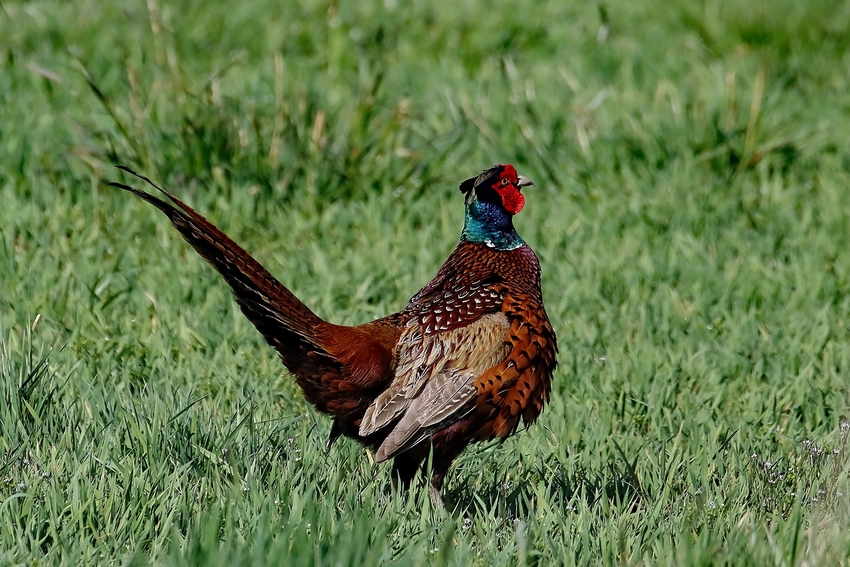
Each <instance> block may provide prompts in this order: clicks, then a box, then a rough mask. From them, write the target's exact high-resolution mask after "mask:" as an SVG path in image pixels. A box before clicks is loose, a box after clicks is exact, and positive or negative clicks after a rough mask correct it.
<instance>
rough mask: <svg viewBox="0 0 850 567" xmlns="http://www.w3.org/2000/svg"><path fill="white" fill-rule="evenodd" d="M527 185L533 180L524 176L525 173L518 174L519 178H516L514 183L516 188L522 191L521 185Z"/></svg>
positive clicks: (531, 183) (532, 183)
mask: <svg viewBox="0 0 850 567" xmlns="http://www.w3.org/2000/svg"><path fill="white" fill-rule="evenodd" d="M529 185H534V182H533V181H532V180H531V179H529V178H528V177H526V176H525V175H520V176H519V178H518V179H517V184H516V186H517V188H519V190H520V191H522V188H523V187H528V186H529Z"/></svg>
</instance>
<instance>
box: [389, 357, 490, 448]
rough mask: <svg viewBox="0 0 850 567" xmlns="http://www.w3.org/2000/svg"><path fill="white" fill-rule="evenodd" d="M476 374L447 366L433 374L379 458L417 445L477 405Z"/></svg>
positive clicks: (391, 434)
mask: <svg viewBox="0 0 850 567" xmlns="http://www.w3.org/2000/svg"><path fill="white" fill-rule="evenodd" d="M474 382H475V374H474V373H473V372H458V371H457V370H454V369H452V370H446V371H444V372H442V373H441V374H440V375H438V376H435V377H433V378H432V379H431V380H429V381H428V383H427V384H425V386H424V387H423V388H422V392H421V394H420V395H419V396H417V397H416V398H414V399H413V400H412V401H411V402H410V404H409V406H408V407H407V411H406V412H405V413H404V415H403V416H402V418H401V419H400V420H399V422H398V423H397V424H396V425H395V427H393V429H392V431H390V433H389V435H387V437H386V439H384V442H383V443H381V446H380V447H378V451H377V452H376V453H375V460H377V461H378V462H381V461H385V460H387V459H389V458H391V457H393V456H395V455H397V454H398V453H402V452H404V451H405V450H407V449H409V448H410V447H413V446H414V445H417V444H418V443H419V442H421V441H422V440H423V439H425V438H426V437H428V436H430V435H431V434H432V433H434V432H435V431H437V430H439V429H442V428H444V427H446V426H447V425H449V424H451V423H452V422H454V421H457V420H458V419H462V418H463V417H465V416H466V414H468V413H469V412H470V411H472V410H473V409H474V407H475V406H474V404H471V403H469V402H470V401H471V400H472V399H473V398H474V397H475V395H476V392H477V391H476V389H475V383H474Z"/></svg>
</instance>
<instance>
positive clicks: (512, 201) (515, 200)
mask: <svg viewBox="0 0 850 567" xmlns="http://www.w3.org/2000/svg"><path fill="white" fill-rule="evenodd" d="M495 189H496V193H498V194H499V196H500V197H501V198H502V206H503V207H504V208H505V210H506V211H508V212H509V213H510V214H512V215H515V214H517V213H518V212H520V211H521V210H522V207H523V206H525V195H523V194H522V193H520V191H519V189H517V188H516V185H513V184H508V185H506V186H505V187H496V188H495Z"/></svg>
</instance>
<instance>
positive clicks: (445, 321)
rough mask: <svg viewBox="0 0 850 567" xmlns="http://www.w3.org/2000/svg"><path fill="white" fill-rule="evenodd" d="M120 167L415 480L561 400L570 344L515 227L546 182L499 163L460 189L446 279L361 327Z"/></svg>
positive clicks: (441, 273)
mask: <svg viewBox="0 0 850 567" xmlns="http://www.w3.org/2000/svg"><path fill="white" fill-rule="evenodd" d="M119 168H120V169H122V170H124V171H126V172H128V173H130V174H132V175H134V176H136V177H138V178H139V179H142V180H143V181H145V182H146V183H148V184H149V185H150V186H152V187H154V188H156V189H157V190H159V191H160V192H161V193H162V194H163V195H164V196H165V197H166V198H167V199H168V201H170V202H167V201H165V200H162V199H160V198H158V197H155V196H153V195H151V194H149V193H147V192H145V191H142V190H140V189H137V188H134V187H131V186H128V185H124V184H122V183H110V185H112V186H115V187H118V188H120V189H124V190H126V191H129V192H131V193H134V194H135V195H138V196H139V197H141V198H142V199H144V200H145V201H147V202H148V203H150V204H152V205H153V206H155V207H156V208H158V209H159V210H160V211H162V212H163V213H165V215H166V216H167V217H168V218H169V219H170V220H171V223H172V224H173V225H174V227H175V228H176V229H177V230H178V231H179V232H180V234H181V235H182V236H183V238H184V239H185V240H186V241H187V242H188V243H189V244H191V245H192V247H194V248H195V250H196V251H197V252H198V253H199V254H200V255H201V256H203V257H204V258H205V259H206V260H207V261H208V262H210V263H211V264H212V265H213V266H214V267H215V268H216V269H217V270H218V271H219V272H220V273H221V275H222V276H223V277H224V279H225V280H226V281H227V283H228V284H229V285H230V287H231V288H232V290H233V293H234V295H235V298H236V301H237V303H238V304H239V306H240V307H241V309H242V312H243V313H244V314H245V316H246V317H247V318H248V319H249V320H250V321H251V322H252V323H253V324H254V325H255V326H256V327H257V329H258V330H259V331H260V333H262V335H263V337H265V339H266V341H267V342H268V343H269V344H270V345H271V346H273V347H274V348H275V349H277V351H278V352H279V354H280V357H281V359H282V360H283V364H284V365H285V366H286V368H287V369H289V371H290V372H291V373H292V374H293V375H294V376H295V379H296V380H297V382H298V385H299V386H300V387H301V389H302V390H303V391H304V396H305V397H306V399H307V400H308V401H309V402H310V403H311V404H313V405H314V406H315V407H316V408H317V409H318V410H319V411H320V412H322V413H325V414H329V415H331V416H332V417H333V425H332V427H331V432H330V437H329V439H328V446H329V447H330V445H332V444H333V442H334V441H335V440H336V439H337V438H338V437H339V436H340V435H344V436H346V437H350V438H353V439H355V440H357V441H359V442H360V443H362V444H363V445H365V446H366V447H368V448H370V449H371V450H372V451H374V456H375V460H376V461H378V462H383V461H386V460H388V459H393V469H392V470H393V474H394V478H396V479H397V481H398V482H400V483H401V485H402V486H408V485H409V483H410V482H411V480H412V479H413V478H414V477H415V475H416V473H417V471H418V470H419V469H420V468H423V465H424V463H425V461H426V460H427V458H428V456H429V454H430V455H432V460H431V477H430V486H429V492H430V495H431V497H432V499H434V501H435V502H436V503H437V504H438V505H442V499H441V497H440V491H441V488H442V485H443V480H444V477H445V475H446V472H447V471H448V469H449V467H450V466H451V463H452V461H453V460H454V459H455V458H456V457H457V456H458V455H459V454H460V453H461V452H462V451H463V450H464V448H466V446H467V445H468V444H470V443H472V442H477V441H487V440H491V439H500V440H505V439H506V438H507V437H508V436H510V435H512V434H513V433H514V432H515V431H516V430H517V427H518V426H519V424H520V420H522V421H523V422H524V423H525V424H526V425H529V424H531V423H532V422H534V421H535V420H536V419H537V417H538V416H539V415H540V412H541V411H542V409H543V405H544V404H545V403H546V401H547V400H548V398H549V392H550V388H551V386H550V383H551V378H552V373H553V371H554V369H555V366H556V364H557V362H556V355H557V352H558V348H557V344H556V338H555V332H554V330H553V329H552V325H551V324H550V322H549V318H548V317H547V315H546V310H545V309H544V307H543V297H542V293H541V289H540V264H539V262H538V260H537V257H536V256H535V254H534V252H533V251H532V250H531V248H530V247H529V246H528V245H527V244H526V243H525V242H524V241H523V240H522V238H520V236H519V235H518V234H517V232H516V230H515V229H514V225H513V216H514V215H516V214H517V213H519V212H520V210H522V208H523V206H524V205H525V197H524V195H523V194H522V189H523V188H524V187H527V186H529V185H533V183H532V182H531V181H530V180H528V179H527V178H526V177H523V176H518V175H517V172H516V169H514V167H513V166H511V165H496V166H494V167H491V168H489V169H486V170H484V171H483V172H482V173H481V174H480V175H478V176H477V177H473V178H471V179H467V180H466V181H464V182H463V183H461V184H460V191H461V192H462V193H463V194H464V195H465V209H466V218H465V221H464V227H463V232H462V233H461V237H460V242H459V243H458V245H457V247H456V248H455V250H454V251H453V252H452V253H451V255H450V256H449V258H448V259H447V260H446V262H445V263H444V264H443V265H442V267H441V268H440V269H439V270H438V271H437V275H436V276H435V277H434V279H432V280H431V282H430V283H428V284H427V285H426V286H425V287H423V288H422V289H421V290H419V292H418V293H417V294H416V295H414V296H413V298H412V299H411V300H410V302H409V303H408V304H407V306H406V307H405V308H404V309H402V310H401V311H399V312H398V313H395V314H392V315H389V316H387V317H384V318H382V319H378V320H375V321H372V322H371V323H366V324H363V325H359V326H355V327H346V326H339V325H334V324H332V323H329V322H326V321H324V320H323V319H321V318H319V317H318V316H317V315H315V314H314V313H313V312H312V311H311V310H310V309H309V308H308V307H307V306H306V305H304V303H302V302H301V301H299V300H298V298H297V297H295V295H293V294H292V292H290V291H289V290H288V289H287V288H286V287H284V286H283V285H282V284H281V283H280V282H279V281H278V280H276V279H275V278H274V277H273V276H272V275H271V274H270V273H269V272H268V271H267V270H266V269H265V268H264V267H263V266H262V265H260V263H259V262H257V261H256V260H255V259H254V258H253V257H251V256H250V255H249V254H248V253H247V252H245V251H244V250H243V249H242V248H240V247H239V246H238V245H237V244H236V243H235V242H233V240H231V239H230V238H228V237H227V236H226V235H225V234H224V233H223V232H221V231H220V230H219V229H218V228H216V227H215V226H213V225H212V224H211V223H210V222H209V221H207V220H206V219H205V218H204V217H202V216H201V215H200V214H199V213H197V212H196V211H195V210H194V209H192V208H191V207H189V206H188V205H187V204H185V203H183V202H182V201H181V200H180V199H178V198H177V197H175V196H174V195H173V194H171V193H170V192H168V191H166V190H165V189H162V188H160V187H159V186H157V185H156V184H155V183H153V182H152V181H151V180H150V179H148V178H147V177H145V176H143V175H139V174H137V173H135V172H134V171H132V170H131V169H129V168H126V167H123V166H119Z"/></svg>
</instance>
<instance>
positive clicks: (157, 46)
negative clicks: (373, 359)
mask: <svg viewBox="0 0 850 567" xmlns="http://www.w3.org/2000/svg"><path fill="white" fill-rule="evenodd" d="M412 4H413V5H408V3H405V2H399V1H397V0H384V2H383V3H377V2H346V3H343V2H330V3H329V2H326V1H314V0H307V1H304V2H282V1H266V0H256V1H254V2H250V3H237V2H230V3H226V2H217V1H211V0H207V1H199V0H186V1H184V2H166V1H165V0H147V2H144V1H142V0H134V1H121V2H95V1H94V0H79V1H76V2H60V1H58V0H40V1H34V2H17V1H14V0H13V1H11V2H10V1H7V0H3V1H2V3H0V231H2V237H0V394H1V395H2V399H3V402H0V564H2V565H47V564H57V565H58V564H64V565H103V564H120V565H128V564H133V565H143V564H151V563H153V564H157V565H187V564H194V565H238V564H245V565H269V564H271V565H274V564H287V565H373V564H377V563H387V564H389V563H392V564H393V565H427V564H434V565H552V564H559V563H560V564H566V565H571V564H576V565H592V564H605V565H613V564H622V565H641V564H643V565H657V564H678V565H719V564H738V565H789V566H790V565H839V564H841V565H846V564H848V562H850V535H848V534H850V478H848V475H850V458H848V456H849V455H850V424H848V419H850V221H848V216H850V192H848V188H850V146H848V140H850V95H848V92H850V4H848V3H846V2H842V1H838V0H819V1H815V2H795V1H793V0H778V1H777V2H772V3H764V2H760V1H758V0H742V1H739V2H732V1H728V2H722V1H720V0H697V1H689V0H673V1H671V2H663V3H658V2H651V1H649V0H640V1H632V0H610V1H609V0H606V1H605V2H604V4H594V3H588V2H578V1H571V2H551V3H543V2H533V3H529V2H520V1H518V0H517V1H508V2H503V3H501V4H499V5H498V6H496V7H492V6H490V5H489V4H485V3H483V2H481V3H479V2H472V1H469V0H455V1H454V2H452V3H451V4H447V3H443V2H437V1H433V2H427V1H423V2H416V3H412ZM498 162H508V163H514V164H515V165H517V167H518V169H519V170H520V172H521V173H523V174H525V175H527V176H529V177H530V178H532V179H533V180H534V181H535V182H536V187H535V188H533V189H530V190H528V191H527V196H528V205H527V207H526V208H525V210H524V211H523V212H522V213H521V214H520V215H519V216H518V217H517V219H516V223H517V226H518V230H519V231H520V233H521V234H522V235H523V237H524V238H525V239H526V241H527V242H529V243H530V244H531V246H532V247H533V248H534V249H535V250H536V251H537V253H538V255H539V257H540V259H541V263H542V265H543V268H544V277H543V285H544V295H545V299H546V304H547V308H548V312H549V314H550V317H551V319H552V321H553V323H554V325H555V328H556V331H557V333H558V337H559V343H560V346H561V354H560V367H559V369H558V370H557V372H556V375H555V381H554V389H553V395H552V399H551V402H550V404H549V406H548V408H547V409H546V411H545V412H544V413H543V416H542V418H541V420H540V421H539V422H538V423H537V424H536V425H534V426H533V427H531V428H530V429H528V430H525V431H521V432H519V433H518V434H517V435H516V436H514V437H513V438H511V439H510V440H508V441H507V442H506V443H504V444H489V445H479V446H476V447H474V448H472V449H470V450H468V451H466V452H465V453H464V454H463V456H462V457H461V458H460V459H459V460H458V461H457V463H456V465H455V467H454V468H453V469H452V470H451V471H450V475H449V479H448V482H447V486H446V491H445V496H446V499H447V503H448V505H449V508H450V518H446V517H444V516H443V515H442V514H441V513H439V512H438V511H437V510H434V509H433V508H432V507H431V505H430V502H429V500H428V495H427V490H425V489H424V484H423V483H421V482H420V484H419V485H417V486H415V487H414V489H413V490H412V491H411V492H409V493H408V494H403V495H398V494H394V493H393V492H392V491H391V490H390V488H389V487H390V477H389V467H386V466H379V465H375V464H374V463H372V462H371V461H370V459H369V457H368V456H367V455H366V454H365V453H364V452H363V451H362V450H361V449H360V448H359V447H358V446H357V445H356V444H355V443H353V442H351V441H342V442H339V443H337V445H335V446H334V447H333V448H332V449H331V450H326V449H325V448H324V441H325V439H326V437H327V434H328V431H329V427H330V423H329V420H328V419H327V418H326V417H324V416H321V415H318V414H317V413H316V412H315V411H313V410H312V408H310V407H309V406H308V405H307V404H306V403H305V401H304V400H303V398H302V396H301V394H300V392H299V391H298V389H297V387H296V385H295V383H294V381H293V380H292V379H291V378H290V377H289V376H288V375H287V374H286V373H285V372H284V370H283V367H282V365H281V364H280V363H279V361H278V359H277V358H276V355H275V353H274V352H273V351H272V349H270V348H269V347H267V346H266V345H265V343H264V342H263V340H262V338H261V337H260V335H259V334H258V333H257V332H256V331H255V330H254V328H253V327H252V326H251V325H250V323H248V322H247V320H245V319H244V318H243V317H242V315H241V313H240V312H239V310H238V307H237V306H236V305H235V303H234V302H233V301H232V300H231V298H230V293H229V290H228V289H227V287H226V286H225V285H224V283H223V282H222V281H221V280H220V278H219V277H218V276H217V275H216V274H215V273H214V271H213V270H212V269H211V268H209V267H208V266H207V265H206V264H204V263H203V262H202V261H201V260H200V259H199V258H198V257H196V255H195V253H194V252H193V251H192V250H191V249H190V248H189V247H188V246H187V245H185V243H184V242H183V241H182V240H181V239H180V238H179V236H178V235H177V233H176V232H175V231H174V230H173V229H172V228H171V226H170V225H169V224H168V222H167V221H166V220H165V219H164V218H162V217H161V216H158V214H157V212H156V211H154V210H153V209H152V208H151V207H148V206H146V205H145V204H144V203H142V202H140V201H139V200H137V199H133V198H131V196H130V195H127V194H124V193H121V192H119V191H117V190H115V189H111V188H109V187H106V186H105V185H104V182H105V181H110V180H121V179H123V178H122V176H121V175H120V172H118V171H117V170H115V169H114V168H113V167H112V166H113V164H115V163H125V164H127V165H130V166H132V167H134V168H135V169H138V170H141V171H144V172H145V173H147V174H148V175H149V176H151V177H152V178H154V179H155V180H158V181H160V182H162V183H163V184H165V185H166V186H168V187H170V188H171V189H172V190H173V191H175V192H176V193H177V194H178V195H179V196H181V198H185V199H186V200H187V201H188V202H189V203H191V204H192V205H193V206H195V207H196V208H198V209H199V210H200V211H201V212H203V213H204V214H206V215H207V216H208V218H210V219H211V220H212V221H213V222H215V223H217V224H218V225H219V226H220V227H221V228H222V229H224V230H225V231H227V232H228V233H229V234H231V235H232V236H233V237H234V238H235V239H236V240H237V241H238V242H240V243H241V244H242V245H243V246H244V247H245V248H247V249H248V250H249V251H251V252H252V253H254V254H255V255H256V256H257V257H258V259H260V260H261V261H262V262H263V263H264V264H266V265H267V266H268V267H269V269H270V270H271V271H272V272H273V273H274V274H276V275H277V276H278V277H279V279H281V280H282V282H283V283H284V284H286V285H287V286H289V287H290V288H291V289H292V290H293V291H294V292H295V293H296V294H297V295H298V296H299V297H301V298H303V299H304V300H305V301H306V302H307V303H308V305H309V306H310V307H311V308H313V309H314V310H315V311H316V312H317V313H319V314H320V315H322V316H323V317H325V318H328V319H330V320H332V321H334V322H337V323H352V324H353V323H358V322H365V321H367V320H370V319H372V318H374V317H377V316H380V315H384V314H386V313H388V312H391V311H394V310H397V309H399V308H401V307H402V306H403V305H404V304H405V302H406V301H407V299H408V298H409V297H410V296H411V295H412V294H413V293H415V292H416V291H417V290H418V289H419V287H420V286H421V285H423V284H425V283H426V282H427V281H428V280H429V279H430V277H431V276H432V275H433V273H434V272H435V270H436V269H437V267H438V266H439V265H440V263H441V262H442V260H443V259H444V258H445V257H446V256H447V254H448V253H449V252H450V251H451V249H452V248H453V246H454V244H455V243H456V240H457V237H458V235H459V233H460V228H461V224H462V214H463V212H462V208H463V207H462V198H461V196H460V194H459V193H458V192H457V184H458V182H460V181H461V180H463V179H465V178H467V177H470V176H472V175H475V174H477V173H478V172H479V171H480V170H481V169H483V168H485V167H488V166H490V165H492V164H494V163H498ZM125 181H126V179H125Z"/></svg>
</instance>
